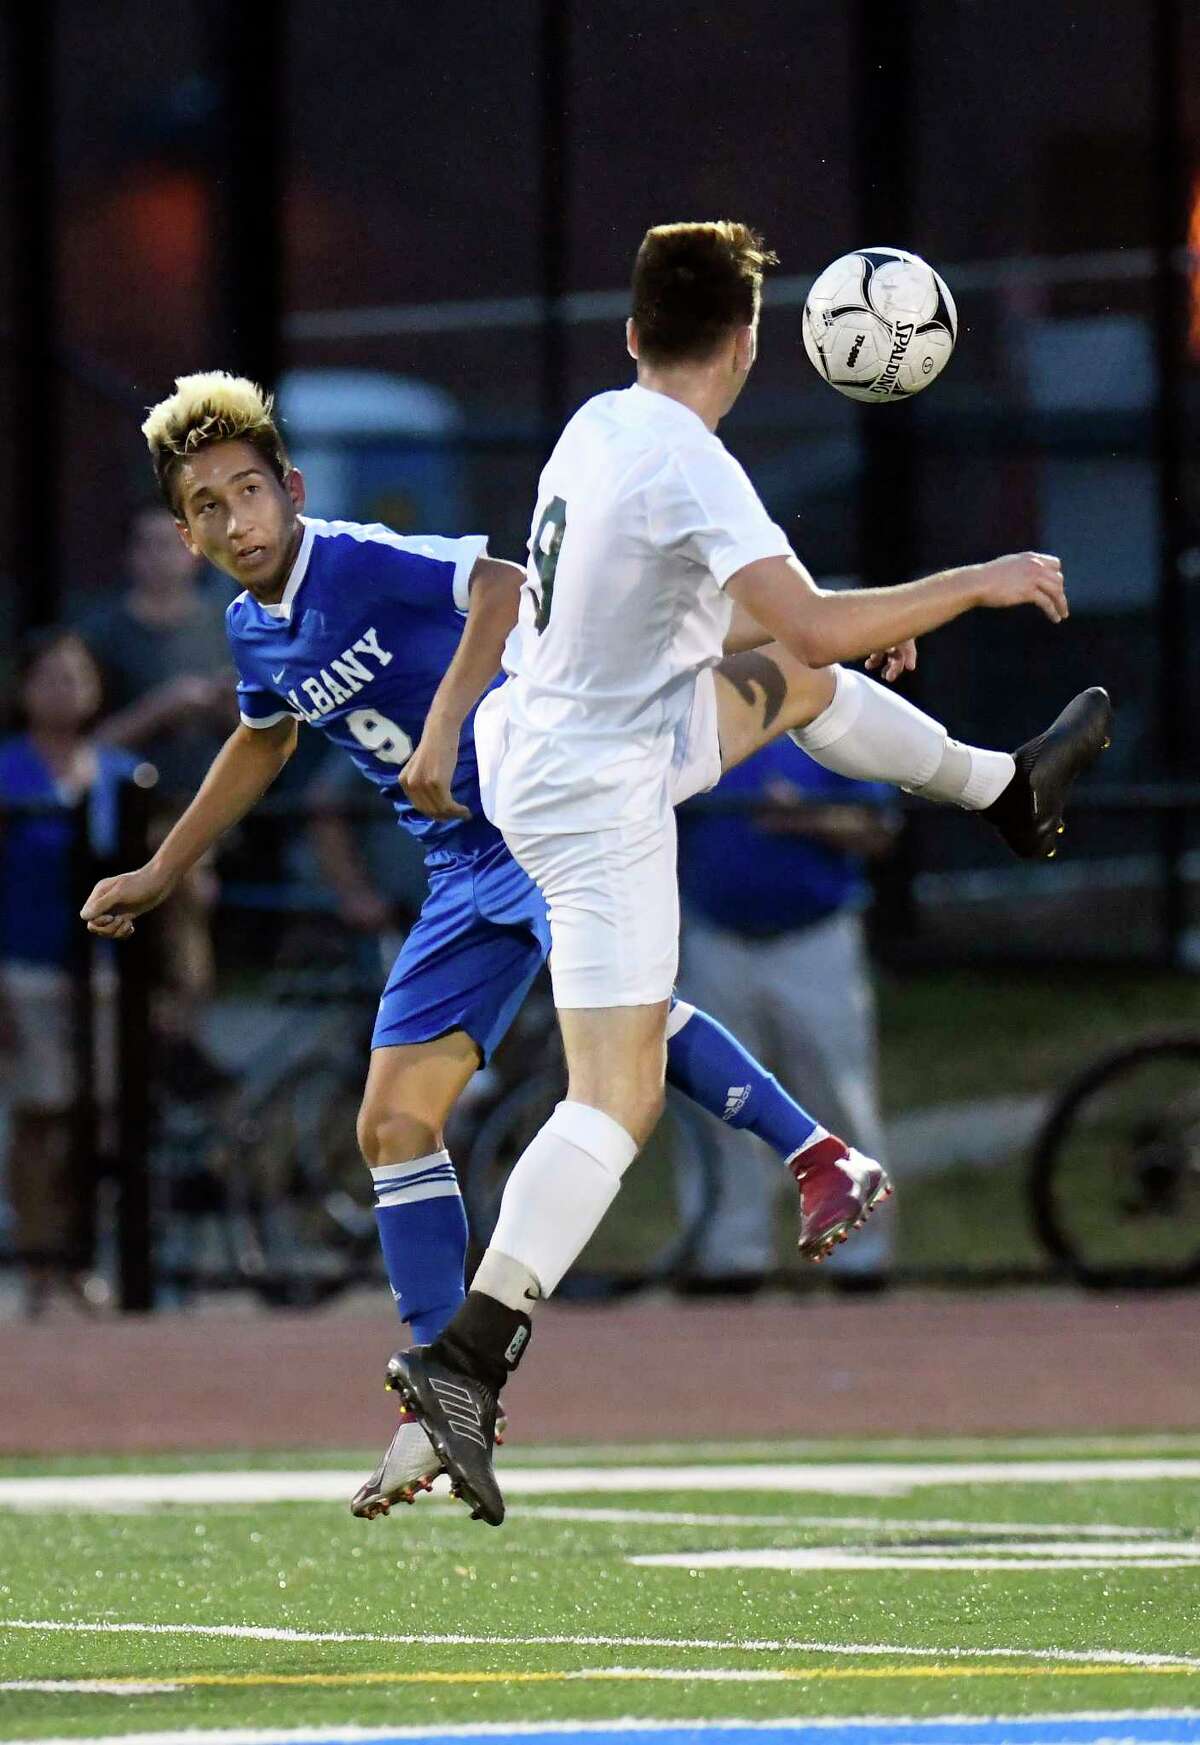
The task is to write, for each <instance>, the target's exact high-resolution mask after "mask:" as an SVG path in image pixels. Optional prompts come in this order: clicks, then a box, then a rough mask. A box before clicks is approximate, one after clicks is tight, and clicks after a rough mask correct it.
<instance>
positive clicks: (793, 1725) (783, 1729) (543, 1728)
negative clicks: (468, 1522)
mask: <svg viewBox="0 0 1200 1745" xmlns="http://www.w3.org/2000/svg"><path fill="white" fill-rule="evenodd" d="M1198 1717H1200V1709H1130V1710H1120V1709H1077V1710H1072V1711H1071V1712H1070V1713H1069V1714H1063V1713H1062V1712H1061V1711H1059V1712H1056V1713H1054V1714H1050V1715H1024V1714H1023V1715H973V1716H971V1717H970V1718H969V1719H966V1720H964V1718H963V1717H962V1716H961V1715H922V1716H920V1717H919V1718H918V1717H914V1716H909V1715H900V1716H897V1715H856V1716H854V1718H853V1720H852V1721H848V1720H847V1718H846V1717H845V1716H844V1715H830V1716H821V1717H819V1718H816V1717H814V1718H813V1719H811V1720H810V1719H808V1718H807V1717H806V1718H805V1719H803V1720H799V1719H797V1720H771V1721H750V1720H745V1721H743V1720H737V1719H725V1720H713V1721H679V1720H673V1721H651V1720H645V1721H644V1720H638V1719H634V1718H631V1717H629V1716H626V1717H623V1718H621V1719H618V1720H612V1721H596V1720H586V1721H570V1720H565V1721H468V1722H457V1723H452V1724H450V1725H447V1726H439V1725H438V1724H437V1723H436V1722H435V1723H431V1724H430V1725H427V1726H423V1727H402V1726H395V1727H354V1726H341V1725H339V1724H337V1723H336V1722H331V1723H330V1724H329V1725H327V1726H324V1727H271V1728H250V1727H214V1728H211V1729H205V1728H199V1727H197V1728H190V1727H189V1728H186V1729H184V1730H183V1731H182V1732H173V1733H109V1734H105V1735H102V1736H100V1737H98V1738H97V1737H91V1738H89V1740H88V1745H335V1742H336V1745H376V1742H378V1741H382V1740H390V1739H447V1738H453V1739H481V1738H482V1739H497V1738H498V1739H508V1738H514V1737H520V1738H523V1739H553V1740H563V1739H571V1738H574V1737H575V1735H576V1734H579V1733H617V1732H620V1733H625V1734H627V1735H628V1736H629V1738H630V1739H631V1740H635V1739H637V1738H638V1737H639V1736H640V1735H642V1734H645V1733H677V1732H680V1731H681V1730H682V1731H686V1732H687V1733H689V1734H696V1735H698V1734H701V1733H729V1732H736V1733H749V1732H755V1733H762V1734H764V1735H767V1736H769V1735H770V1734H772V1733H786V1734H789V1735H791V1734H794V1733H795V1732H796V1731H797V1730H798V1729H800V1728H803V1729H805V1730H806V1731H812V1732H824V1731H829V1732H833V1731H842V1730H844V1729H845V1728H846V1727H847V1725H853V1726H855V1727H861V1728H863V1729H864V1730H866V1729H868V1728H871V1727H878V1728H881V1729H887V1730H889V1731H896V1732H898V1731H900V1730H901V1729H904V1728H907V1729H912V1730H918V1731H919V1730H921V1729H925V1728H928V1729H929V1730H930V1732H931V1733H932V1732H933V1731H934V1730H935V1729H937V1728H945V1727H946V1726H949V1725H952V1726H955V1727H958V1728H961V1729H962V1732H963V1738H964V1741H968V1740H969V1739H970V1737H971V1735H972V1733H973V1732H974V1731H976V1730H981V1729H983V1728H984V1727H994V1726H995V1725H996V1724H997V1723H1001V1724H1002V1723H1004V1722H1007V1721H1012V1722H1015V1723H1016V1724H1017V1725H1019V1726H1020V1727H1021V1728H1022V1729H1028V1728H1032V1727H1034V1726H1038V1725H1045V1726H1050V1727H1054V1728H1056V1729H1061V1726H1062V1723H1063V1722H1064V1721H1068V1722H1069V1721H1105V1722H1107V1721H1112V1722H1114V1723H1117V1722H1126V1721H1127V1722H1133V1723H1137V1722H1140V1721H1191V1720H1195V1719H1197V1718H1198ZM10 1745H80V1741H79V1739H78V1738H69V1739H36V1740H13V1741H11V1742H10Z"/></svg>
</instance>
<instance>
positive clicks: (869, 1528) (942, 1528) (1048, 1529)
mask: <svg viewBox="0 0 1200 1745" xmlns="http://www.w3.org/2000/svg"><path fill="white" fill-rule="evenodd" d="M509 1519H510V1521H514V1520H516V1521H531V1520H537V1521H583V1522H587V1521H597V1522H600V1523H603V1524H611V1525H613V1526H622V1525H630V1526H643V1527H831V1528H837V1529H838V1530H839V1531H840V1530H843V1529H849V1530H850V1531H851V1532H859V1531H862V1532H866V1533H878V1532H880V1531H883V1532H887V1533H893V1532H903V1533H970V1534H971V1535H972V1536H973V1537H978V1536H979V1535H981V1534H992V1535H994V1536H995V1537H997V1538H1014V1539H1019V1538H1020V1537H1021V1536H1022V1535H1025V1536H1026V1537H1029V1538H1034V1537H1041V1538H1046V1539H1056V1538H1065V1537H1066V1536H1068V1535H1069V1534H1072V1533H1074V1534H1076V1535H1077V1536H1078V1537H1080V1538H1085V1537H1086V1538H1094V1539H1117V1538H1120V1539H1153V1538H1154V1537H1155V1535H1156V1533H1157V1532H1158V1531H1159V1529H1158V1528H1157V1527H1110V1526H1105V1525H1097V1524H1096V1523H1094V1522H1089V1523H1086V1524H1073V1523H1071V1522H1069V1521H1066V1522H1060V1523H1058V1524H1057V1525H1052V1526H1048V1525H1047V1524H1046V1522H1044V1521H1037V1522H1029V1521H947V1520H936V1521H923V1520H910V1519H909V1518H908V1517H907V1516H899V1515H751V1514H744V1515H712V1514H708V1513H704V1514H690V1513H687V1512H685V1511H684V1510H682V1509H605V1508H598V1509H592V1508H588V1507H586V1506H580V1507H578V1508H576V1507H574V1506H573V1505H571V1504H560V1503H542V1504H535V1505H534V1506H533V1507H531V1508H521V1509H516V1510H514V1511H513V1512H512V1514H511V1515H510V1517H509Z"/></svg>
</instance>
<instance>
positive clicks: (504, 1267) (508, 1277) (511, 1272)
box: [471, 1248, 542, 1315]
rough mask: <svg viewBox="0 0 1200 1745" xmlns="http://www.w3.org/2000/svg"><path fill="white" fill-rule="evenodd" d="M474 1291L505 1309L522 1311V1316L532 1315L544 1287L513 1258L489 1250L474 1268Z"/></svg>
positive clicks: (497, 1251)
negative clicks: (479, 1292)
mask: <svg viewBox="0 0 1200 1745" xmlns="http://www.w3.org/2000/svg"><path fill="white" fill-rule="evenodd" d="M471 1289H472V1290H473V1291H482V1292H483V1294H484V1296H485V1297H494V1298H495V1300H496V1301H497V1302H498V1303H503V1304H504V1305H505V1307H506V1308H509V1309H519V1310H520V1311H521V1313H522V1314H523V1315H527V1314H528V1313H529V1311H530V1309H531V1308H532V1307H533V1305H534V1303H536V1302H537V1301H538V1299H539V1297H540V1296H541V1294H542V1287H541V1286H540V1285H539V1284H538V1281H537V1279H536V1278H535V1277H534V1275H533V1274H532V1273H531V1272H530V1270H529V1268H528V1267H527V1266H522V1265H521V1262H520V1261H519V1260H514V1259H513V1257H512V1255H511V1254H501V1252H500V1250H499V1249H498V1248H489V1249H488V1250H487V1251H486V1253H485V1254H484V1257H483V1259H482V1260H481V1261H480V1262H479V1265H478V1266H477V1267H476V1268H475V1277H474V1278H473V1279H472V1280H471Z"/></svg>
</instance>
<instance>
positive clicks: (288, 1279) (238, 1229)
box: [222, 1058, 382, 1307]
mask: <svg viewBox="0 0 1200 1745" xmlns="http://www.w3.org/2000/svg"><path fill="white" fill-rule="evenodd" d="M361 1096H362V1083H361V1063H360V1062H359V1061H358V1060H357V1058H356V1059H355V1060H354V1061H353V1062H351V1063H347V1062H343V1061H338V1060H330V1061H328V1062H324V1063H322V1062H313V1061H299V1062H297V1063H296V1065H295V1067H293V1068H292V1069H291V1070H290V1071H289V1072H288V1073H286V1074H285V1075H284V1076H283V1077H282V1078H281V1079H279V1080H278V1081H277V1083H275V1084H274V1085H273V1086H272V1088H271V1089H270V1091H269V1092H268V1094H267V1095H266V1096H265V1097H261V1098H259V1099H258V1100H257V1101H254V1102H251V1103H246V1104H243V1105H242V1106H241V1107H240V1108H238V1109H236V1110H235V1111H234V1113H233V1115H232V1117H231V1119H230V1121H229V1124H228V1127H227V1129H226V1133H225V1137H224V1139H223V1142H222V1146H223V1151H224V1166H223V1169H222V1174H223V1176H224V1179H225V1182H226V1186H227V1199H228V1203H227V1213H226V1215H227V1217H228V1218H229V1220H230V1222H231V1226H232V1229H233V1242H232V1244H231V1246H232V1247H233V1249H234V1252H236V1253H237V1254H239V1255H242V1256H252V1257H253V1259H252V1260H251V1261H249V1262H248V1263H246V1265H245V1272H246V1280H247V1283H248V1284H250V1285H251V1286H252V1287H253V1288H254V1289H255V1290H256V1291H257V1292H258V1293H259V1295H260V1296H262V1297H263V1298H264V1299H265V1300H266V1301H267V1302H270V1303H274V1304H285V1305H292V1306H297V1307H299V1306H304V1305H307V1304H311V1303H316V1302H322V1301H324V1300H325V1299H326V1298H328V1297H330V1296H332V1295H334V1294H336V1293H337V1292H338V1291H341V1290H344V1289H345V1288H346V1286H347V1285H350V1284H353V1283H357V1282H360V1281H366V1280H368V1279H370V1278H371V1277H373V1276H375V1275H376V1274H378V1275H379V1276H382V1275H381V1273H380V1268H379V1255H378V1241H377V1236H376V1230H375V1218H374V1214H373V1212H372V1208H371V1178H370V1175H369V1173H368V1171H367V1170H366V1168H365V1167H364V1165H363V1162H362V1158H361V1156H360V1155H359V1150H358V1142H357V1138H356V1133H355V1118H356V1115H357V1111H358V1105H359V1101H360V1098H361Z"/></svg>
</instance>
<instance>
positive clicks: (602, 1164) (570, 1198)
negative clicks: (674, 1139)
mask: <svg viewBox="0 0 1200 1745" xmlns="http://www.w3.org/2000/svg"><path fill="white" fill-rule="evenodd" d="M637 1153H638V1146H637V1143H636V1141H635V1140H634V1139H633V1138H632V1136H631V1135H630V1134H628V1133H627V1132H626V1131H625V1129H624V1127H622V1126H621V1124H620V1123H619V1122H618V1121H614V1120H613V1118H612V1116H611V1115H606V1114H605V1113H604V1111H603V1110H602V1109H593V1108H592V1107H591V1106H590V1105H589V1104H587V1103H574V1102H562V1103H560V1104H559V1105H558V1107H557V1109H555V1111H554V1113H553V1114H552V1115H551V1117H550V1119H549V1120H548V1121H547V1122H546V1125H545V1126H544V1127H543V1128H542V1130H541V1132H540V1133H537V1134H536V1135H535V1136H534V1138H533V1139H532V1140H531V1141H530V1143H529V1144H528V1145H527V1146H526V1148H525V1150H524V1152H523V1153H522V1154H521V1156H520V1157H519V1158H518V1159H517V1163H516V1167H515V1168H514V1170H513V1172H512V1174H511V1175H510V1176H509V1178H508V1184H507V1186H506V1187H505V1189H504V1198H503V1200H502V1201H501V1202H500V1216H499V1218H498V1219H497V1220H496V1228H495V1231H494V1232H493V1234H492V1241H491V1248H494V1249H496V1250H498V1252H499V1253H500V1254H503V1255H505V1256H507V1257H508V1258H509V1260H511V1261H515V1262H516V1263H517V1265H518V1266H520V1267H524V1268H526V1269H527V1270H528V1271H529V1272H530V1273H532V1275H533V1277H534V1279H535V1281H536V1283H537V1286H538V1289H539V1291H540V1293H541V1295H542V1296H543V1297H548V1296H549V1295H550V1294H551V1292H552V1291H554V1290H555V1289H556V1288H557V1286H558V1284H559V1282H560V1280H561V1279H562V1276H563V1274H564V1273H565V1272H566V1271H567V1268H568V1267H569V1266H570V1265H571V1264H572V1262H573V1261H574V1260H575V1259H576V1258H577V1257H578V1256H579V1255H580V1254H581V1253H582V1252H583V1250H584V1248H586V1246H587V1244H588V1241H589V1240H590V1238H591V1236H592V1233H593V1232H594V1231H595V1229H596V1228H597V1226H598V1225H599V1223H600V1220H601V1219H602V1218H603V1216H604V1214H605V1212H607V1210H608V1208H609V1207H610V1206H611V1205H612V1203H613V1201H614V1200H615V1199H616V1197H617V1189H618V1188H619V1187H620V1185H621V1177H622V1176H623V1175H624V1174H625V1171H626V1170H627V1169H628V1168H629V1165H630V1164H631V1163H632V1162H633V1160H634V1158H635V1157H636V1156H637ZM489 1252H490V1249H489ZM476 1286H478V1276H477V1277H476Z"/></svg>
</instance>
